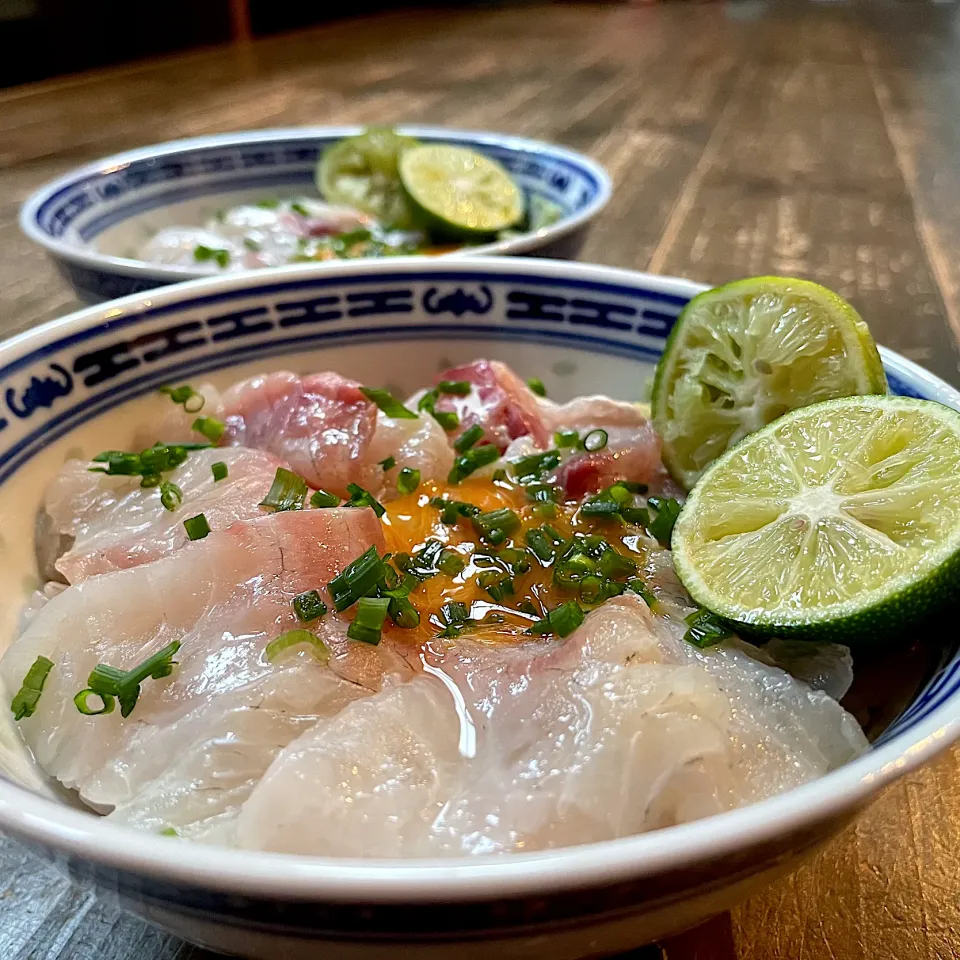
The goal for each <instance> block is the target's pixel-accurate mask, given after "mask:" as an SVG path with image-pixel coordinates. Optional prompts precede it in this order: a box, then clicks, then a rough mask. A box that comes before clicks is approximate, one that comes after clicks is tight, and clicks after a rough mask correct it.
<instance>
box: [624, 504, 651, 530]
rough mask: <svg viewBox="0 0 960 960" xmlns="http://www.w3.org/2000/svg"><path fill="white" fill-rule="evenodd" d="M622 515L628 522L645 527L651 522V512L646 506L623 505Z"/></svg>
mask: <svg viewBox="0 0 960 960" xmlns="http://www.w3.org/2000/svg"><path fill="white" fill-rule="evenodd" d="M620 516H621V517H623V519H624V521H625V522H626V523H632V524H633V525H634V526H637V527H645V526H646V525H647V524H648V523H649V522H650V513H649V512H648V510H647V508H646V507H621V508H620Z"/></svg>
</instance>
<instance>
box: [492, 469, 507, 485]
mask: <svg viewBox="0 0 960 960" xmlns="http://www.w3.org/2000/svg"><path fill="white" fill-rule="evenodd" d="M492 479H493V482H494V483H507V482H508V480H507V471H506V470H504V469H503V468H502V467H501V468H499V469H497V470H494V471H493V478H492Z"/></svg>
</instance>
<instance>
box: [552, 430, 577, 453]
mask: <svg viewBox="0 0 960 960" xmlns="http://www.w3.org/2000/svg"><path fill="white" fill-rule="evenodd" d="M553 442H554V445H555V446H558V447H560V449H561V450H564V449H566V448H567V447H575V446H576V445H577V444H578V443H579V442H580V434H579V433H577V431H576V430H559V431H558V432H557V433H555V434H554V435H553Z"/></svg>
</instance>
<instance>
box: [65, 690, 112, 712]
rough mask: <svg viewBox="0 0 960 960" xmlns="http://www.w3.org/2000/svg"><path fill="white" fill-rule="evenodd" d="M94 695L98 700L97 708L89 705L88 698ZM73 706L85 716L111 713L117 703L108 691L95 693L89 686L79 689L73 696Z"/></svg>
mask: <svg viewBox="0 0 960 960" xmlns="http://www.w3.org/2000/svg"><path fill="white" fill-rule="evenodd" d="M91 697H96V698H97V699H98V700H99V701H100V707H99V709H96V710H95V709H94V708H93V707H91V706H90V698H91ZM73 703H74V706H75V707H76V708H77V709H78V710H79V711H80V712H81V713H82V714H83V715H84V716H85V717H99V716H102V715H103V714H107V713H113V711H114V708H115V707H116V705H117V701H116V698H115V697H112V696H110V694H109V693H97V692H96V691H95V690H91V689H90V688H89V687H88V688H87V689H86V690H81V691H80V692H79V693H78V694H77V695H76V696H75V697H74V698H73Z"/></svg>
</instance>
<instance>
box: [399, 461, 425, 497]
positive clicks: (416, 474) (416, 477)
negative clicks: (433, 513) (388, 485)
mask: <svg viewBox="0 0 960 960" xmlns="http://www.w3.org/2000/svg"><path fill="white" fill-rule="evenodd" d="M419 486H420V471H419V470H414V469H412V468H411V467H403V469H401V471H400V473H399V474H398V475H397V490H399V491H400V493H413V491H414V490H416V489H417V487H419Z"/></svg>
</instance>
